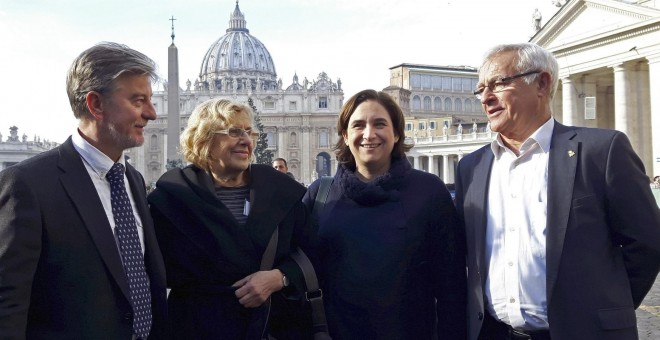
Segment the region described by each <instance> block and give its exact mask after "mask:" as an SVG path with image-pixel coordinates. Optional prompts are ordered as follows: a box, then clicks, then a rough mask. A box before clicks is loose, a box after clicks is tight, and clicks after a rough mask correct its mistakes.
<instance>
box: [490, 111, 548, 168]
mask: <svg viewBox="0 0 660 340" xmlns="http://www.w3.org/2000/svg"><path fill="white" fill-rule="evenodd" d="M554 129H555V120H554V119H553V118H552V117H551V118H550V119H548V121H547V122H545V123H543V125H541V127H539V128H538V129H536V131H534V133H532V135H531V136H529V137H528V138H527V139H526V140H525V142H523V143H522V145H521V147H520V150H521V151H522V153H524V152H525V151H526V150H527V149H529V148H530V147H531V146H532V145H534V144H535V143H537V144H538V145H539V147H540V148H541V150H542V151H543V152H546V153H547V152H549V151H550V142H551V141H552V131H553V130H554ZM490 149H491V150H492V151H493V155H495V158H499V156H500V155H501V154H502V152H504V150H507V149H508V148H507V147H506V146H505V145H504V142H502V137H501V136H500V134H499V133H498V134H497V137H496V138H495V140H493V141H492V142H491V143H490Z"/></svg>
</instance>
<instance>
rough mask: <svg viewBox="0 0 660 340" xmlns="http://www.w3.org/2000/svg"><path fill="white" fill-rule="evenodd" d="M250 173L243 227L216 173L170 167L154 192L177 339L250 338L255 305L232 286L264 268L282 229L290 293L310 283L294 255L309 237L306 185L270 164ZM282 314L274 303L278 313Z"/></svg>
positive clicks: (280, 248)
mask: <svg viewBox="0 0 660 340" xmlns="http://www.w3.org/2000/svg"><path fill="white" fill-rule="evenodd" d="M249 171H250V201H251V202H250V203H251V204H250V206H251V210H250V212H249V215H248V219H247V222H246V224H245V225H244V226H240V225H239V224H238V223H237V222H236V220H235V218H234V217H233V215H232V214H231V212H230V211H229V210H228V209H227V208H226V207H225V205H224V204H223V203H222V202H221V201H220V200H219V199H218V198H217V197H216V195H215V192H214V187H213V182H212V179H211V177H210V176H209V175H208V174H207V173H206V172H205V171H203V170H201V169H199V168H197V167H195V166H188V167H186V168H184V169H173V170H170V171H168V172H167V173H165V174H164V175H163V176H162V177H161V178H160V179H159V180H158V182H157V184H156V189H155V190H154V191H153V192H152V193H151V194H150V195H149V197H148V200H149V203H150V204H151V212H152V216H153V218H154V221H155V225H156V230H157V231H156V233H157V237H158V242H159V244H160V246H161V249H162V252H163V258H164V260H165V265H166V269H167V284H168V287H170V288H171V289H172V290H171V292H170V295H169V300H168V304H169V308H170V311H171V320H172V329H173V337H174V338H181V339H183V338H186V339H221V338H227V339H242V338H245V336H246V332H247V330H248V328H249V327H250V318H251V317H253V316H252V313H253V312H254V309H248V308H244V307H242V306H241V305H240V304H239V302H238V299H237V298H236V297H235V295H234V289H233V288H231V287H230V286H231V285H232V284H233V283H234V282H236V281H238V280H240V279H242V278H244V277H245V276H247V275H250V274H252V273H254V272H257V271H259V266H260V263H261V258H262V255H263V253H264V251H265V249H266V246H267V244H268V241H269V239H270V237H271V235H272V233H273V231H274V230H275V228H277V227H279V239H278V245H277V252H276V257H275V268H278V269H280V270H281V271H282V272H283V273H284V274H285V275H287V277H289V279H290V280H291V283H292V284H291V286H290V287H288V288H286V289H285V290H284V293H287V295H288V296H294V297H295V296H299V294H298V293H299V292H302V291H303V289H304V280H303V277H302V273H301V272H300V269H299V268H298V266H297V265H296V264H295V262H293V260H291V258H290V257H289V253H290V252H291V251H292V250H293V249H295V247H296V246H299V245H302V246H303V247H304V244H305V243H306V242H305V239H307V237H308V236H307V235H305V233H306V232H307V210H306V208H305V206H304V205H303V204H302V202H301V198H302V196H303V194H304V193H305V188H304V187H303V186H302V185H300V184H299V183H297V182H296V181H294V180H292V179H291V178H289V177H288V176H286V175H285V174H282V173H280V172H278V171H276V170H275V169H273V168H271V167H269V166H265V165H257V164H254V165H251V168H250V170H249ZM281 295H282V294H280V293H275V294H273V297H274V298H275V297H278V298H279V297H281ZM281 301H284V299H281V300H280V302H281ZM278 312H279V304H274V305H273V311H272V313H274V314H277V313H278Z"/></svg>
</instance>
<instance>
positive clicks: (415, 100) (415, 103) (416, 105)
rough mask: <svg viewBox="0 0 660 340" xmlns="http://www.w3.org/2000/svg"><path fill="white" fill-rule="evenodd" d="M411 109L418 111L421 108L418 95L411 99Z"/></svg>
mask: <svg viewBox="0 0 660 340" xmlns="http://www.w3.org/2000/svg"><path fill="white" fill-rule="evenodd" d="M412 109H413V111H420V110H421V109H422V100H421V99H419V96H414V97H413V101H412Z"/></svg>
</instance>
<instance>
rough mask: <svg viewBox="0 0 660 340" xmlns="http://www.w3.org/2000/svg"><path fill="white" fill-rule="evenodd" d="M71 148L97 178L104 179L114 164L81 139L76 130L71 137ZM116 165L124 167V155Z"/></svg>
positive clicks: (80, 133) (79, 132)
mask: <svg viewBox="0 0 660 340" xmlns="http://www.w3.org/2000/svg"><path fill="white" fill-rule="evenodd" d="M71 141H72V142H73V147H74V148H75V149H76V151H78V153H79V154H80V156H81V157H82V158H83V160H84V161H85V162H86V163H87V164H88V165H89V166H90V167H91V168H92V170H94V172H96V173H97V174H98V175H99V177H105V174H107V173H108V171H110V168H112V166H113V165H114V164H115V162H113V161H112V159H110V157H108V156H107V155H106V154H104V153H103V152H101V151H100V150H99V149H97V148H96V147H94V146H93V145H92V144H90V143H89V142H88V141H87V140H85V138H83V137H82V132H81V131H80V130H79V129H76V132H75V133H73V134H72V135H71ZM117 163H121V164H122V165H123V166H124V167H125V166H126V163H125V160H124V155H123V153H122V155H121V156H120V157H119V160H118V161H117Z"/></svg>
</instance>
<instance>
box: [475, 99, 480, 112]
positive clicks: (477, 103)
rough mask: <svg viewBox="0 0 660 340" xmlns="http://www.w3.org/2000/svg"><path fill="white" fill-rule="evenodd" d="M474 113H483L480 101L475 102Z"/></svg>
mask: <svg viewBox="0 0 660 340" xmlns="http://www.w3.org/2000/svg"><path fill="white" fill-rule="evenodd" d="M474 111H475V112H480V111H481V101H480V100H479V99H475V100H474Z"/></svg>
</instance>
